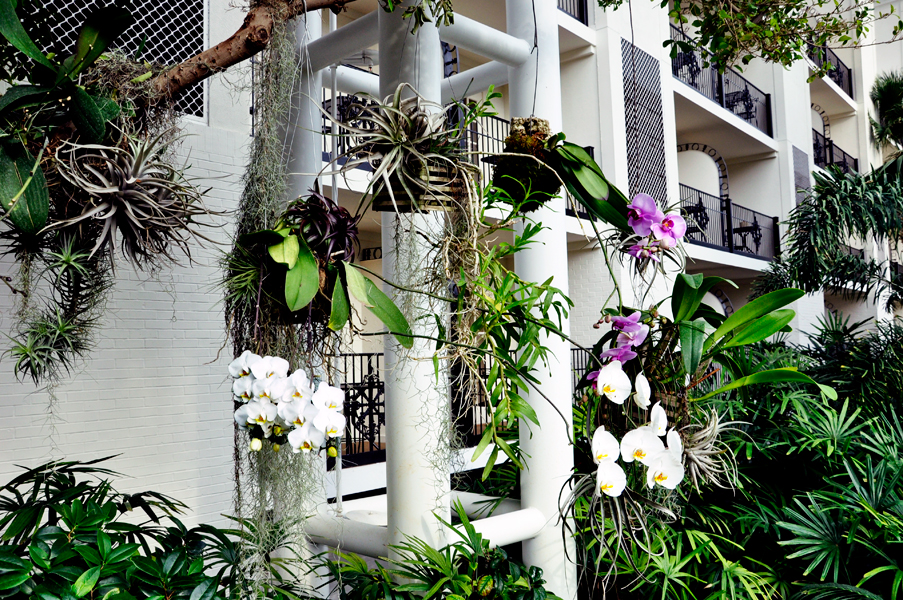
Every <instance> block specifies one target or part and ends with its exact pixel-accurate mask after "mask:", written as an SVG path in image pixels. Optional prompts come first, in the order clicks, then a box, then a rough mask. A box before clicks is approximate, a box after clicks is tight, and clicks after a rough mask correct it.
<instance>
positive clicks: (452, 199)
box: [370, 162, 467, 213]
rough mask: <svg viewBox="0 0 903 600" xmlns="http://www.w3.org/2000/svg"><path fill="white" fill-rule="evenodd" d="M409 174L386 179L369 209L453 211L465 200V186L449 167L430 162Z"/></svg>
mask: <svg viewBox="0 0 903 600" xmlns="http://www.w3.org/2000/svg"><path fill="white" fill-rule="evenodd" d="M411 171H412V173H411V174H400V175H399V174H395V175H392V176H391V177H389V185H382V186H380V188H379V189H378V190H377V191H376V192H375V193H374V194H373V197H372V198H371V200H370V208H371V209H372V210H374V211H376V212H389V211H394V212H399V213H408V212H425V211H435V210H455V209H456V207H458V206H461V205H462V202H464V201H465V200H466V199H467V184H466V182H465V180H464V176H463V174H462V173H459V172H458V169H457V168H456V167H455V166H454V165H453V164H451V163H436V162H430V163H427V164H422V165H420V168H419V170H417V171H414V170H413V169H411Z"/></svg>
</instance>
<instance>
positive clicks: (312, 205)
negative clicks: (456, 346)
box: [225, 192, 413, 348]
mask: <svg viewBox="0 0 903 600" xmlns="http://www.w3.org/2000/svg"><path fill="white" fill-rule="evenodd" d="M357 221H358V220H357V219H355V218H354V217H352V216H351V214H350V213H349V212H348V211H347V210H345V209H344V208H342V207H341V206H339V205H337V204H336V203H335V202H333V201H332V200H330V199H329V198H327V197H325V196H323V195H321V194H318V193H316V192H314V193H313V194H311V195H310V196H309V197H307V198H306V199H298V200H296V201H295V202H293V203H292V204H291V205H289V207H288V209H287V210H286V211H285V212H284V213H283V214H282V216H281V217H280V218H279V220H278V222H277V225H276V227H275V228H273V229H264V230H260V231H255V232H253V233H249V234H246V235H244V236H241V237H240V238H239V240H238V243H237V244H236V248H235V250H234V251H233V253H232V254H231V255H230V257H229V259H228V263H229V274H228V275H227V277H226V282H225V285H226V288H227V292H228V293H229V295H230V296H233V297H239V296H244V297H248V296H251V297H255V298H257V299H258V300H259V298H260V297H261V296H262V295H266V296H268V297H269V298H271V299H273V300H274V306H275V309H276V311H277V312H278V314H277V315H273V316H275V317H276V319H277V321H278V322H280V323H282V324H286V325H290V324H302V323H308V324H319V325H324V326H326V327H327V328H328V329H330V330H332V331H341V330H342V329H343V328H344V327H345V326H346V325H347V324H348V323H349V322H350V319H351V301H350V298H351V297H354V298H356V299H357V300H358V301H360V302H361V303H363V304H364V306H366V307H367V308H369V309H370V311H371V312H372V313H373V314H374V315H376V317H377V318H378V319H379V320H380V321H382V322H383V323H384V324H385V325H386V327H387V328H388V329H389V331H390V332H391V333H392V334H393V335H394V336H395V337H396V338H397V339H398V341H399V343H400V344H401V345H402V346H404V347H406V348H410V347H411V345H412V344H413V338H411V337H410V335H411V327H410V325H409V324H408V322H407V319H405V317H404V315H402V313H401V311H400V310H399V309H398V307H396V306H395V304H394V303H393V302H392V300H391V299H390V298H389V297H388V296H387V295H386V294H384V293H383V292H382V290H380V289H379V288H378V287H377V286H376V285H375V284H374V283H373V282H372V281H370V280H369V279H368V278H367V277H365V276H364V275H363V273H362V272H361V268H360V267H357V266H355V265H353V264H352V263H351V260H353V258H354V248H355V246H356V245H357V236H358V230H357Z"/></svg>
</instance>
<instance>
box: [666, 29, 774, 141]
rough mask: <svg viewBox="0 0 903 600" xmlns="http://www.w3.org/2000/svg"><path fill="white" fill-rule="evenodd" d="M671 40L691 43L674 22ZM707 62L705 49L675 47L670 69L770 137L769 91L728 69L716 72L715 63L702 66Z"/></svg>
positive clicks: (707, 96) (677, 76) (679, 77)
mask: <svg viewBox="0 0 903 600" xmlns="http://www.w3.org/2000/svg"><path fill="white" fill-rule="evenodd" d="M671 39H672V40H673V41H675V42H684V43H692V42H691V40H690V38H689V37H687V36H686V35H685V34H684V33H683V32H682V31H681V30H680V29H678V28H677V27H675V26H674V25H672V26H671ZM707 62H708V61H707V60H706V54H705V51H704V50H700V49H695V50H691V51H684V50H683V49H681V47H680V46H678V47H677V53H676V54H675V55H674V57H673V58H672V59H671V72H672V73H673V74H674V76H675V77H676V78H678V79H680V80H681V81H683V82H684V83H686V84H687V85H689V86H690V87H692V88H693V89H695V90H696V91H698V92H699V93H700V94H702V95H703V96H705V97H706V98H708V99H709V100H713V101H714V102H716V103H717V104H719V105H721V106H722V107H723V108H725V109H727V110H729V111H730V112H732V113H733V114H735V115H737V116H738V117H740V118H741V119H743V120H744V121H746V122H747V123H749V124H750V125H752V126H753V127H755V128H756V129H758V130H759V131H761V132H762V133H765V134H767V135H769V136H771V135H772V128H771V94H766V93H765V92H763V91H762V90H760V89H759V88H757V87H756V86H755V85H753V84H752V83H750V82H749V81H748V80H747V79H746V78H745V77H743V76H742V75H741V74H740V73H739V72H738V71H736V70H734V69H731V68H727V69H724V72H719V71H718V68H717V66H716V65H712V64H709V65H708V66H705V65H706V63H707Z"/></svg>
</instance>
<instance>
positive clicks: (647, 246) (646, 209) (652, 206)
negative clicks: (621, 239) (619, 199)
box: [627, 194, 687, 262]
mask: <svg viewBox="0 0 903 600" xmlns="http://www.w3.org/2000/svg"><path fill="white" fill-rule="evenodd" d="M627 210H628V212H627V224H628V225H630V226H631V227H632V228H633V232H634V233H635V234H636V235H638V236H639V237H640V238H641V239H640V241H639V242H637V243H636V244H634V245H633V246H631V247H630V248H629V249H628V250H627V253H628V254H630V255H631V256H633V257H635V258H639V259H647V258H648V259H650V260H653V261H655V262H660V260H661V259H660V258H659V257H658V256H657V255H658V254H659V253H660V252H664V251H666V250H670V249H672V248H674V247H676V246H677V242H678V240H680V238H682V237H683V236H684V234H686V233H687V222H686V221H685V220H684V218H683V217H682V216H680V215H679V214H677V213H669V214H667V215H666V214H665V213H664V212H662V209H660V208H659V207H658V204H656V202H655V199H654V198H653V197H652V196H650V195H648V194H637V195H636V196H634V197H633V202H631V203H630V204H628V205H627Z"/></svg>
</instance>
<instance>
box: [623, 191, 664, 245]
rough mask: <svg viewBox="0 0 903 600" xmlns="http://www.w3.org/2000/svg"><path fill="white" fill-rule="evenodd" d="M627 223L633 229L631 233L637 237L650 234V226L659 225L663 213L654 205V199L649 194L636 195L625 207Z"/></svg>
mask: <svg viewBox="0 0 903 600" xmlns="http://www.w3.org/2000/svg"><path fill="white" fill-rule="evenodd" d="M627 209H628V210H627V223H628V224H629V225H630V226H631V227H633V231H634V232H635V233H636V234H637V235H639V236H643V237H646V236H649V235H651V234H652V226H653V225H655V224H658V223H661V221H662V219H664V218H665V213H663V212H662V210H661V209H660V208H659V207H658V204H656V203H655V198H653V197H652V196H650V195H649V194H637V195H636V196H634V197H633V202H631V203H630V204H628V205H627Z"/></svg>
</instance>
